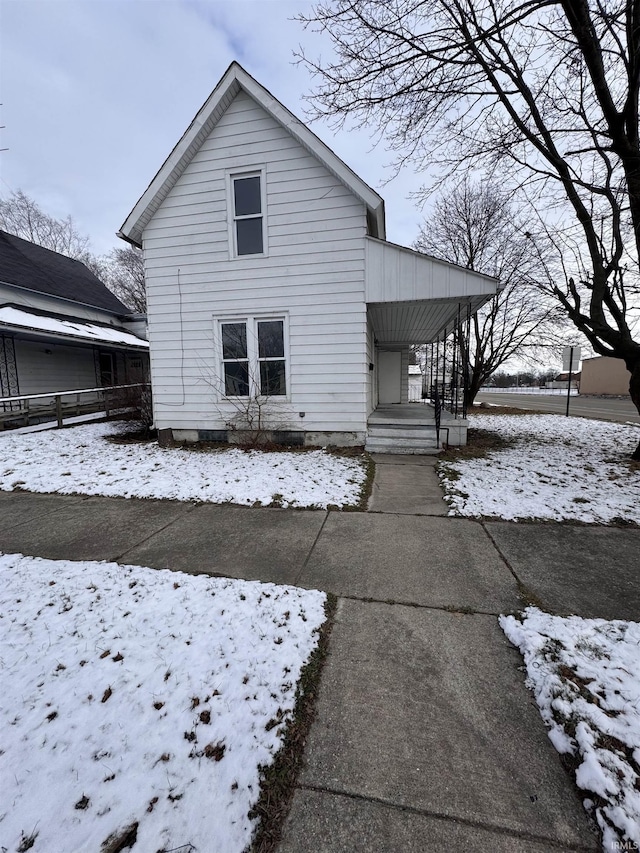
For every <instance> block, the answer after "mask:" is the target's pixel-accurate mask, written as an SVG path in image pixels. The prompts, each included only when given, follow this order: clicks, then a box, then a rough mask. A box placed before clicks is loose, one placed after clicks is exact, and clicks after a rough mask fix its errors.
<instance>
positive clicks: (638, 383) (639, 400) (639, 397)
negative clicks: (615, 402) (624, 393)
mask: <svg viewBox="0 0 640 853" xmlns="http://www.w3.org/2000/svg"><path fill="white" fill-rule="evenodd" d="M626 364H627V369H628V370H630V371H631V379H630V380H629V394H630V395H631V399H632V401H633V405H634V406H635V407H636V409H637V410H638V414H640V358H638V359H637V361H635V362H631V363H630V362H628V361H627V363H626ZM631 458H632V459H638V460H640V441H639V442H638V446H637V447H636V449H635V450H634V452H633V454H632V455H631Z"/></svg>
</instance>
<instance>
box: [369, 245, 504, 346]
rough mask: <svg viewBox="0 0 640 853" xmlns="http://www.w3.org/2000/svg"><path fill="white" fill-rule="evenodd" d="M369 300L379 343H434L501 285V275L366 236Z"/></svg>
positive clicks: (479, 305)
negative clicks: (489, 273)
mask: <svg viewBox="0 0 640 853" xmlns="http://www.w3.org/2000/svg"><path fill="white" fill-rule="evenodd" d="M366 269H367V275H366V301H367V307H368V314H369V318H370V320H371V322H372V324H373V328H374V332H375V335H376V338H377V339H378V342H379V343H386V344H404V343H429V342H430V341H433V340H435V339H436V338H437V337H438V335H439V334H440V333H441V332H442V331H443V330H444V329H445V328H447V327H449V326H451V325H452V324H453V323H454V322H455V321H456V319H457V316H458V310H459V309H460V311H461V313H462V316H463V317H466V314H467V307H469V308H470V309H471V313H475V312H476V311H477V310H478V309H479V308H481V307H482V305H484V304H485V302H488V301H489V300H490V299H491V297H492V296H495V294H496V293H497V292H498V291H499V290H500V283H499V281H498V279H496V278H493V277H492V276H488V275H483V274H482V273H477V272H474V271H473V270H468V269H465V268H464V267H459V266H456V265H455V264H450V263H447V262H446V261H440V260H438V259H437V258H432V257H431V256H430V255H424V254H422V253H421V252H415V251H413V250H412V249H407V248H405V247H404V246H397V245H395V244H394V243H388V242H387V241H385V240H377V239H375V238H373V237H367V238H366Z"/></svg>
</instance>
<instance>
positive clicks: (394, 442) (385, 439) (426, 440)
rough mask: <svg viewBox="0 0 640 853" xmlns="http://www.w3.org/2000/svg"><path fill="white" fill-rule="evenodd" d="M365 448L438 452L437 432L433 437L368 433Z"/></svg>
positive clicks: (426, 452) (377, 450)
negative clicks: (404, 436)
mask: <svg viewBox="0 0 640 853" xmlns="http://www.w3.org/2000/svg"><path fill="white" fill-rule="evenodd" d="M365 450H368V451H369V452H370V453H412V454H431V453H438V447H437V445H436V437H435V432H434V433H433V437H432V438H431V437H427V436H424V437H422V438H403V437H400V436H376V435H371V434H369V435H367V440H366V443H365Z"/></svg>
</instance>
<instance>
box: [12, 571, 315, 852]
mask: <svg viewBox="0 0 640 853" xmlns="http://www.w3.org/2000/svg"><path fill="white" fill-rule="evenodd" d="M324 603H325V595H324V593H320V592H315V591H307V590H302V589H296V588H294V587H285V586H274V585H273V584H260V583H254V582H247V581H239V580H227V579H220V578H208V577H203V576H196V577H193V576H190V575H186V574H182V573H179V572H169V571H157V570H152V569H146V568H140V567H136V566H118V565H116V564H113V563H94V562H78V563H74V562H69V561H52V560H42V559H37V558H32V557H23V556H21V555H4V556H0V649H2V667H3V678H2V682H3V687H2V693H1V694H0V791H2V797H1V800H0V850H9V851H16V850H20V851H26V850H28V849H30V850H32V851H33V853H86V851H98V850H102V849H103V847H102V845H103V842H105V841H106V840H107V839H113V840H115V839H122V838H123V837H124V836H125V835H126V833H127V832H129V831H130V832H131V833H132V834H133V835H137V841H136V843H135V848H134V849H135V851H136V853H156V851H158V850H174V849H175V850H178V849H179V850H180V851H181V853H187V851H192V850H198V851H206V853H236V851H237V853H240V851H242V850H243V849H244V847H245V846H246V844H247V843H248V842H249V840H250V838H251V836H252V833H253V831H254V829H255V827H254V824H253V823H252V821H250V820H249V819H248V817H247V813H248V811H249V809H250V807H251V806H252V804H254V803H255V802H256V800H257V798H258V794H259V771H258V767H259V765H264V764H270V763H271V761H272V758H273V756H274V754H275V753H276V752H277V750H278V748H279V746H280V744H281V737H282V732H283V728H284V725H285V723H286V722H287V720H288V719H289V718H290V715H291V711H292V709H293V707H294V702H295V692H296V683H297V681H298V679H299V676H300V671H301V668H302V666H303V665H304V663H305V662H306V661H307V659H308V658H309V655H310V653H311V651H312V650H313V649H314V648H315V646H316V644H317V634H316V631H317V628H318V627H319V626H320V625H321V624H322V622H323V621H324ZM31 840H33V844H31V846H29V844H30V841H31ZM126 848H127V849H129V845H128V844H127V845H126ZM117 849H118V850H120V849H124V848H123V847H117Z"/></svg>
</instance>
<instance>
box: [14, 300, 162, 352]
mask: <svg viewBox="0 0 640 853" xmlns="http://www.w3.org/2000/svg"><path fill="white" fill-rule="evenodd" d="M0 332H13V333H23V334H26V335H30V336H37V337H39V338H51V339H60V338H62V339H66V340H68V341H70V342H71V341H74V342H76V343H77V342H78V341H83V342H87V341H91V342H93V343H100V344H105V345H109V346H111V347H115V348H120V347H132V348H135V349H140V350H148V349H149V342H148V341H145V340H143V339H142V338H139V337H137V335H134V334H132V333H131V332H128V331H126V330H125V329H122V328H119V327H117V326H108V325H106V324H105V325H102V324H100V323H92V322H90V321H88V320H82V319H79V318H76V317H62V316H60V315H56V314H45V313H43V312H35V311H30V310H29V309H28V308H18V307H16V306H14V305H0Z"/></svg>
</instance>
